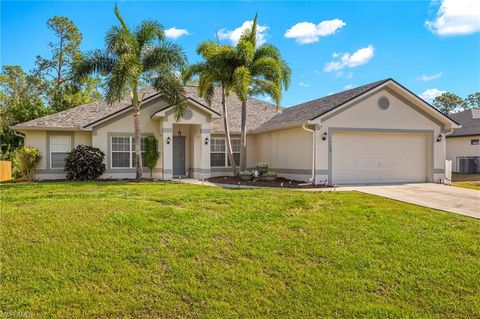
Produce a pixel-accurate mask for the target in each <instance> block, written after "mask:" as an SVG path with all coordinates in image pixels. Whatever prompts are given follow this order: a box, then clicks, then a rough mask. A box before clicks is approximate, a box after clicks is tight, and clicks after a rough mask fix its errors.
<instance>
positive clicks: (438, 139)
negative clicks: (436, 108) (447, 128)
mask: <svg viewBox="0 0 480 319" xmlns="http://www.w3.org/2000/svg"><path fill="white" fill-rule="evenodd" d="M441 141H442V134H438V137H437V142H441Z"/></svg>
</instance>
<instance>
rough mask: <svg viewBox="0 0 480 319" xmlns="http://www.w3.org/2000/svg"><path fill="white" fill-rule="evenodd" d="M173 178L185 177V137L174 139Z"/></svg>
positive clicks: (175, 137)
mask: <svg viewBox="0 0 480 319" xmlns="http://www.w3.org/2000/svg"><path fill="white" fill-rule="evenodd" d="M173 176H185V136H174V137H173Z"/></svg>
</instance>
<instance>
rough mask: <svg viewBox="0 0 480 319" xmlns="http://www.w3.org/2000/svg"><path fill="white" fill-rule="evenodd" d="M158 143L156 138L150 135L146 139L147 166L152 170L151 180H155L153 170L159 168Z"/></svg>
mask: <svg viewBox="0 0 480 319" xmlns="http://www.w3.org/2000/svg"><path fill="white" fill-rule="evenodd" d="M157 145H158V142H157V139H156V138H155V136H153V135H150V136H147V137H146V138H145V155H144V156H145V164H147V167H148V168H149V169H150V178H153V170H154V169H155V166H157V162H158V159H159V157H160V153H159V152H158V146H157Z"/></svg>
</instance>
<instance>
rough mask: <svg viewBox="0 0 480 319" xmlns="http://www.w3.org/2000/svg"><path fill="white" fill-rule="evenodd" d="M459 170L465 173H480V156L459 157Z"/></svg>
mask: <svg viewBox="0 0 480 319" xmlns="http://www.w3.org/2000/svg"><path fill="white" fill-rule="evenodd" d="M458 172H459V173H465V174H478V173H480V156H465V157H458Z"/></svg>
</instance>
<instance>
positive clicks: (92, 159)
mask: <svg viewBox="0 0 480 319" xmlns="http://www.w3.org/2000/svg"><path fill="white" fill-rule="evenodd" d="M104 158H105V154H103V152H102V151H101V150H100V149H98V148H96V147H91V146H87V145H78V146H77V147H75V148H74V149H73V150H72V151H71V152H70V153H68V156H67V158H66V159H65V171H66V172H67V179H68V180H79V181H88V180H94V179H97V178H98V177H100V176H101V175H102V174H103V173H104V172H105V164H104V163H103V159H104Z"/></svg>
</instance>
